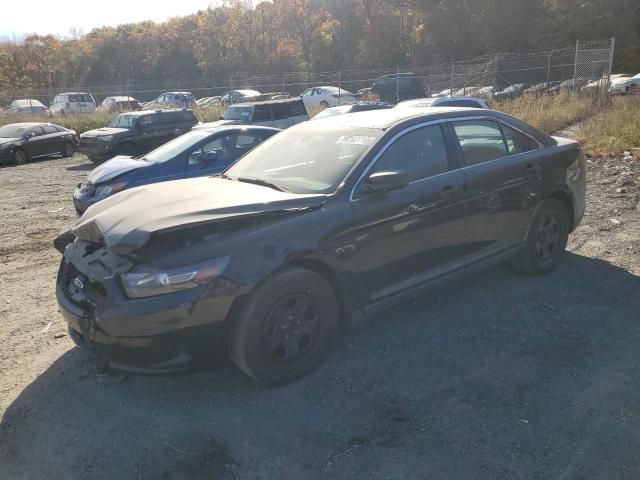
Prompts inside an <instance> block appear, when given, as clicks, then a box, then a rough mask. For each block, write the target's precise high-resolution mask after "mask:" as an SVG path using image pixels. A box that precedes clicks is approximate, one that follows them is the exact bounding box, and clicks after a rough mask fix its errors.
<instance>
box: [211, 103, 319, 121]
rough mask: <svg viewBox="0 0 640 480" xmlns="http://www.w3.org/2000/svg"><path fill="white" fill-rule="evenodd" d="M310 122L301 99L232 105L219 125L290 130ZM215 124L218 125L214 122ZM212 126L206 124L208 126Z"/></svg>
mask: <svg viewBox="0 0 640 480" xmlns="http://www.w3.org/2000/svg"><path fill="white" fill-rule="evenodd" d="M307 120H309V114H308V113H307V110H306V108H305V107H304V102H303V101H302V99H301V98H289V99H283V100H269V101H266V102H248V103H239V104H236V105H231V106H229V108H227V109H226V110H225V111H224V115H222V116H221V117H220V120H219V122H217V124H219V125H231V124H234V125H238V124H246V125H263V126H266V127H274V128H288V127H290V126H292V125H296V124H298V123H300V122H306V121H307ZM213 124H216V122H214V123H213ZM207 125H210V124H206V123H205V124H204V125H203V126H207Z"/></svg>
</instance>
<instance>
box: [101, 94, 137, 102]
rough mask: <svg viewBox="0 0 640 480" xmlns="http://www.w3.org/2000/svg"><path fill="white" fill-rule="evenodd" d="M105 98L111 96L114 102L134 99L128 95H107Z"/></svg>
mask: <svg viewBox="0 0 640 480" xmlns="http://www.w3.org/2000/svg"><path fill="white" fill-rule="evenodd" d="M107 98H113V99H114V100H115V101H116V102H131V101H133V100H135V98H133V97H128V96H126V95H115V96H113V97H107Z"/></svg>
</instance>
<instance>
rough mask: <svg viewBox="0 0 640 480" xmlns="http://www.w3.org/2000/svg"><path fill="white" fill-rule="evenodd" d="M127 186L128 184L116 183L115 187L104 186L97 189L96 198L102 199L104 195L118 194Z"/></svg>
mask: <svg viewBox="0 0 640 480" xmlns="http://www.w3.org/2000/svg"><path fill="white" fill-rule="evenodd" d="M126 186H127V182H120V183H114V184H113V185H102V186H100V187H97V188H96V193H95V196H96V197H101V196H103V195H112V194H114V193H118V192H119V191H120V190H122V189H123V188H124V187H126Z"/></svg>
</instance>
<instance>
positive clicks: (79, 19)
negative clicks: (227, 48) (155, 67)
mask: <svg viewBox="0 0 640 480" xmlns="http://www.w3.org/2000/svg"><path fill="white" fill-rule="evenodd" d="M216 3H218V2H216V1H215V0H155V1H153V0H106V1H105V0H101V1H99V0H56V1H51V0H27V1H25V2H24V3H22V2H21V1H15V0H8V1H3V2H2V7H0V8H1V10H2V14H0V37H6V36H13V35H24V34H28V33H38V34H41V35H47V34H54V35H61V36H70V33H71V31H72V29H75V30H80V31H82V32H83V33H89V32H90V31H91V30H92V29H93V28H96V27H101V26H114V25H119V24H122V23H131V22H139V21H143V20H153V21H155V22H161V21H163V20H166V19H168V18H170V17H175V16H181V15H187V14H190V13H195V12H197V11H198V10H204V9H206V8H207V7H208V6H209V5H211V6H214V5H216Z"/></svg>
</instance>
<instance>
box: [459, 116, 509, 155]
mask: <svg viewBox="0 0 640 480" xmlns="http://www.w3.org/2000/svg"><path fill="white" fill-rule="evenodd" d="M453 129H454V130H455V132H456V136H457V137H458V141H459V142H460V147H461V148H462V152H463V155H464V161H465V164H466V165H467V166H471V165H477V164H479V163H484V162H488V161H491V160H495V159H497V158H500V157H504V156H505V155H507V146H506V144H505V141H504V138H503V137H502V131H501V130H500V127H499V126H498V124H497V123H496V122H492V121H484V120H470V121H466V122H456V123H454V124H453Z"/></svg>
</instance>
